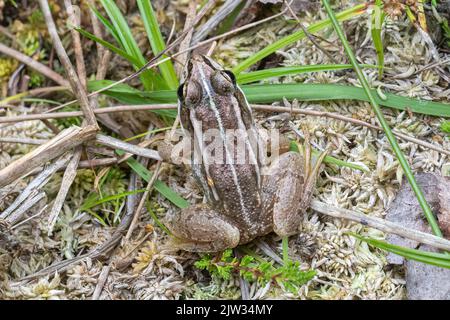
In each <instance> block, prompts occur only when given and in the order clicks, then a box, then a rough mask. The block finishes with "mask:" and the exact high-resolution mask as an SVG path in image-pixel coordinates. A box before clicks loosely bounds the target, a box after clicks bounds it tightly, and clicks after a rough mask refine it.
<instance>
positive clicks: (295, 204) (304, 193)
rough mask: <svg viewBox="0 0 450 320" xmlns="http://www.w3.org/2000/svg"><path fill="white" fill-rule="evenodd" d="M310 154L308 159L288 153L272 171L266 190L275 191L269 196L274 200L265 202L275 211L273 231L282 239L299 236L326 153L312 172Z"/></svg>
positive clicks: (268, 177)
mask: <svg viewBox="0 0 450 320" xmlns="http://www.w3.org/2000/svg"><path fill="white" fill-rule="evenodd" d="M306 148H307V149H308V146H307V147H306ZM310 155H311V152H310V149H308V150H305V157H303V156H302V155H300V154H299V153H295V152H287V153H285V154H282V155H281V156H280V157H279V158H278V160H277V161H276V162H274V163H273V164H272V165H271V167H270V168H269V175H268V176H267V179H266V181H265V182H264V184H265V186H264V189H272V190H271V192H269V193H272V194H273V195H272V196H271V198H272V200H269V201H267V202H266V203H269V206H272V208H273V210H271V212H272V215H273V230H274V231H275V233H277V234H278V235H280V236H288V235H292V234H295V233H297V230H298V227H299V225H300V223H301V219H302V216H303V213H304V211H305V210H306V209H307V208H308V207H309V203H310V201H311V197H312V194H313V190H314V186H315V182H316V177H317V173H318V171H319V168H320V165H321V163H322V161H323V158H324V157H325V155H326V153H325V152H324V153H322V154H321V155H320V156H319V158H318V159H317V162H316V163H315V164H314V167H313V168H312V169H311V158H310ZM270 202H271V203H270ZM269 211H270V210H269Z"/></svg>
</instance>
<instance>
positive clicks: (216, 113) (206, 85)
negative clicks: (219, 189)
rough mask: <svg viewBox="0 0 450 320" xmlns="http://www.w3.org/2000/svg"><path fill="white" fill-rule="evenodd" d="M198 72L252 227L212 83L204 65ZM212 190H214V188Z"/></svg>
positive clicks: (240, 198)
mask: <svg viewBox="0 0 450 320" xmlns="http://www.w3.org/2000/svg"><path fill="white" fill-rule="evenodd" d="M198 70H199V73H200V78H201V84H202V87H203V88H204V89H205V91H206V95H207V97H208V100H209V106H210V107H211V109H212V110H213V112H214V116H215V119H216V121H217V126H218V129H219V133H220V136H221V139H222V141H224V149H225V156H226V161H227V164H229V168H230V170H231V174H232V177H233V184H234V187H235V189H236V192H237V195H238V197H239V199H238V200H239V205H240V208H241V210H242V213H243V214H242V217H243V219H244V222H245V223H246V224H247V225H249V226H251V225H252V222H251V220H250V218H249V217H250V213H249V212H248V210H247V207H246V206H245V199H244V195H243V193H242V188H241V185H240V183H239V177H238V174H237V171H236V167H235V163H234V162H235V161H234V160H233V158H232V155H231V154H230V150H229V149H228V145H227V143H225V141H226V134H225V129H224V127H223V121H222V117H221V116H220V112H219V110H218V109H217V106H216V103H215V101H214V97H213V96H212V94H211V87H210V83H209V80H207V79H206V76H205V71H204V69H203V66H202V65H198ZM194 131H195V129H194ZM201 151H202V154H203V156H206V152H203V149H201ZM204 163H205V162H204ZM206 174H207V175H208V177H210V175H209V172H208V168H207V166H206ZM212 188H214V186H213V187H212Z"/></svg>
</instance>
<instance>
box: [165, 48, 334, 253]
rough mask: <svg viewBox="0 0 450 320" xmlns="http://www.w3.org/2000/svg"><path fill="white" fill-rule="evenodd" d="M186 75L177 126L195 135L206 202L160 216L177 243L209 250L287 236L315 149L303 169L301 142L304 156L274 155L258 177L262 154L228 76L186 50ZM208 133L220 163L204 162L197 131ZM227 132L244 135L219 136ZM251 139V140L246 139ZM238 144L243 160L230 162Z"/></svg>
mask: <svg viewBox="0 0 450 320" xmlns="http://www.w3.org/2000/svg"><path fill="white" fill-rule="evenodd" d="M185 79H186V81H185V82H184V84H182V85H181V86H180V88H179V89H178V99H179V110H178V112H179V116H180V121H181V124H182V127H183V130H184V131H185V132H186V133H187V134H189V135H190V136H191V137H193V138H198V139H196V142H195V151H194V152H193V154H192V160H193V162H192V171H193V175H194V176H195V178H196V180H197V181H198V183H199V184H200V186H201V187H202V189H203V192H204V194H205V196H206V199H207V203H205V204H198V205H194V206H191V207H189V208H186V209H183V210H182V211H181V212H180V213H179V214H177V215H175V217H172V218H171V219H170V220H169V221H167V226H168V228H169V230H170V231H171V232H172V233H173V235H174V236H175V238H174V239H175V244H176V246H177V247H179V248H180V249H184V250H187V251H195V252H215V251H221V250H224V249H227V248H233V247H236V246H237V245H239V244H244V243H247V242H249V241H251V240H253V239H255V238H256V237H259V236H263V235H265V234H268V233H269V232H272V231H274V232H275V233H277V234H278V235H280V236H287V235H291V234H295V233H296V232H297V230H298V227H299V224H300V221H301V217H302V214H303V212H304V211H305V210H306V209H307V208H308V206H309V202H310V199H311V195H312V189H313V186H314V184H315V177H316V175H317V172H318V170H319V167H320V163H321V161H322V160H323V157H324V156H325V153H323V154H322V155H321V156H320V157H319V158H318V160H317V162H316V163H315V164H314V168H311V166H312V163H311V157H310V148H309V144H307V146H306V148H305V149H306V150H305V157H302V155H301V154H299V153H296V152H286V153H283V154H281V155H280V156H279V157H278V158H277V159H275V161H273V162H272V163H271V164H270V166H268V167H267V168H266V169H267V170H265V172H264V173H265V174H264V175H262V171H263V170H262V169H263V167H262V164H261V163H262V161H261V158H262V156H263V155H262V154H261V150H264V149H263V148H259V145H258V143H259V141H260V140H259V139H258V133H257V131H256V129H255V123H254V120H253V117H252V112H251V109H250V107H249V104H248V102H247V100H246V98H245V96H244V94H243V92H242V91H241V89H240V88H239V87H238V85H237V84H236V80H235V77H234V75H233V74H232V73H231V72H230V71H226V70H224V69H223V68H222V67H220V65H218V64H217V63H216V62H214V61H213V60H212V59H211V58H209V57H206V56H200V55H195V56H193V57H192V58H191V59H190V60H189V62H188V65H187V68H186V76H185ZM208 130H209V131H211V130H212V131H213V132H215V133H216V135H217V137H216V138H218V140H220V141H221V142H223V143H222V145H223V147H220V148H219V149H217V148H216V150H215V152H216V154H213V155H215V156H217V153H219V152H218V151H217V150H219V151H220V152H222V153H223V159H224V161H211V158H212V156H211V152H208V148H209V147H210V146H211V143H212V142H210V143H208V142H205V140H206V139H203V138H202V135H203V134H205V133H206V132H208ZM230 130H238V131H239V130H242V131H239V132H242V133H244V132H246V133H247V134H242V135H237V136H236V135H235V136H233V137H231V138H230V137H229V136H227V132H228V131H230ZM255 141H256V143H254V142H255ZM238 144H239V146H240V148H241V150H244V152H245V154H246V155H247V158H248V159H247V158H246V159H247V160H248V161H244V162H243V161H238V160H241V159H238V155H237V152H236V150H235V149H236V148H233V147H234V146H237V145H238Z"/></svg>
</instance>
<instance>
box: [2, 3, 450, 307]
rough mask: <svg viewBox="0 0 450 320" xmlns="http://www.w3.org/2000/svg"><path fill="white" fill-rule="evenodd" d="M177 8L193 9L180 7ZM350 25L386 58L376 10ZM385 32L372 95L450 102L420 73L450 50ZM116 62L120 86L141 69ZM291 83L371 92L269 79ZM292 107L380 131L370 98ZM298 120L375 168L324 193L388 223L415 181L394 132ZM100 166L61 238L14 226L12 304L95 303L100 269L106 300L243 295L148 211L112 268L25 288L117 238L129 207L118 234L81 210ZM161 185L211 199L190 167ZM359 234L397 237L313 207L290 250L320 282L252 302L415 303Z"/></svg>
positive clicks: (336, 152) (234, 46)
mask: <svg viewBox="0 0 450 320" xmlns="http://www.w3.org/2000/svg"><path fill="white" fill-rule="evenodd" d="M340 3H341V4H340V8H348V7H350V6H351V5H352V4H354V3H356V1H350V0H346V1H341V2H340ZM176 5H180V6H183V5H184V4H183V3H182V2H181V1H179V2H177V3H176ZM172 9H173V8H172ZM172 9H171V10H172ZM168 12H169V13H168V14H167V16H165V15H164V14H163V13H161V12H160V13H159V16H160V17H161V18H162V20H164V19H167V20H168V22H167V21H166V23H165V24H164V25H168V26H169V25H170V24H171V22H170V17H171V14H170V10H168ZM129 18H130V21H134V20H136V17H135V16H133V14H131V15H130V16H129ZM324 18H326V13H325V12H324V10H323V9H320V8H318V9H314V10H312V11H311V12H308V13H306V14H304V15H302V22H303V23H304V24H305V25H309V24H311V23H313V22H314V21H318V20H321V19H324ZM344 27H345V32H346V35H347V37H348V38H349V40H350V43H351V45H352V47H353V48H354V49H355V53H356V55H357V57H358V58H359V62H360V63H364V64H376V63H377V58H376V53H375V50H374V48H373V45H372V42H371V37H370V29H369V27H370V16H369V15H368V14H364V15H362V16H360V17H357V18H356V19H352V20H350V21H347V22H345V24H344ZM166 29H170V28H166ZM297 29H298V26H297V25H295V24H292V23H291V24H290V23H287V22H286V20H285V19H284V18H279V19H277V20H275V21H272V22H268V23H265V24H264V25H262V26H260V27H256V28H253V29H251V30H250V31H247V32H244V33H240V34H238V35H236V36H233V37H230V38H228V39H227V40H225V41H221V42H219V44H218V46H217V47H216V49H215V51H214V53H213V58H215V59H216V60H217V61H219V62H220V63H222V64H223V65H224V66H226V67H232V66H234V65H236V64H237V63H238V62H240V61H242V60H243V59H245V58H246V57H248V56H250V55H251V54H252V53H254V52H256V51H258V50H259V49H261V48H263V47H264V46H265V45H267V44H269V43H272V42H273V41H274V40H275V39H279V38H280V37H282V36H284V35H287V34H289V33H291V32H292V31H293V30H297ZM134 30H135V31H136V30H137V31H136V32H138V31H139V23H138V22H136V23H135V29H134ZM163 30H164V29H163ZM169 32H170V30H169ZM320 34H321V35H322V36H323V37H326V38H327V40H328V41H329V43H327V42H324V41H322V42H321V45H322V46H323V47H324V48H325V49H327V50H329V51H330V52H332V53H333V56H334V57H335V58H336V60H338V62H339V63H347V60H346V57H345V54H344V53H343V50H342V47H341V46H340V45H339V43H340V42H339V39H338V37H337V35H336V34H334V33H332V32H331V29H328V30H327V31H325V32H322V33H320ZM383 35H384V44H385V74H384V76H383V78H382V79H381V80H378V79H377V76H378V71H377V69H364V70H365V74H366V75H367V78H368V80H369V83H370V85H371V87H373V88H381V89H383V90H386V91H388V92H391V93H395V94H398V95H401V96H407V97H413V98H421V99H425V100H434V101H442V102H448V96H449V95H450V89H448V83H446V82H445V81H443V80H442V79H441V78H440V75H439V73H438V72H437V71H436V69H435V68H429V69H426V70H424V71H420V70H421V69H422V68H424V67H426V66H429V65H430V64H432V63H434V62H437V59H440V60H441V61H445V60H448V58H449V54H448V53H442V52H441V53H438V54H437V55H436V54H435V53H436V51H435V49H434V48H432V47H430V43H429V41H428V40H427V39H426V38H425V37H424V35H423V34H422V33H420V32H418V31H417V29H416V28H415V27H414V26H413V25H412V24H411V23H410V21H408V20H407V19H406V17H400V18H398V20H395V21H394V20H392V19H390V18H388V20H387V23H386V26H385V29H384V33H383ZM142 42H143V43H142V46H148V45H147V44H146V43H145V41H142ZM91 47H92V48H93V47H94V46H91ZM277 57H278V58H279V61H280V64H281V65H282V66H294V65H307V64H308V65H309V64H322V63H333V62H332V61H330V60H329V58H328V57H327V56H326V55H324V54H323V52H322V51H321V50H319V49H318V48H317V47H315V46H314V45H313V44H312V43H311V42H310V41H309V40H308V39H304V40H302V41H298V42H297V43H295V45H292V46H289V47H288V48H284V49H282V50H280V51H278V52H277ZM112 61H113V63H114V62H117V65H118V67H117V66H116V67H114V66H113V65H111V66H110V68H109V73H108V76H107V78H108V79H119V78H120V77H121V76H123V75H124V73H125V74H128V73H129V72H131V68H128V69H127V68H126V67H124V66H123V65H124V64H123V62H120V61H119V60H118V59H117V58H113V60H112ZM13 67H14V66H12V67H11V68H13ZM115 68H116V69H115ZM127 72H128V73H127ZM290 82H304V83H339V84H346V85H352V86H359V84H358V80H357V78H356V75H355V73H354V72H352V71H350V70H344V71H339V72H316V73H306V74H300V75H295V76H285V77H282V78H278V79H271V80H267V83H290ZM101 101H102V103H103V104H105V105H114V103H115V102H114V101H113V100H108V99H106V98H104V97H103V98H102V100H101ZM290 104H293V105H294V106H298V107H300V108H305V109H311V110H320V111H328V112H333V113H337V114H341V115H345V116H348V117H352V118H355V119H360V120H363V121H366V122H368V123H371V124H377V120H376V117H375V115H374V113H373V111H372V109H371V106H370V104H368V103H365V102H357V101H352V100H345V101H344V100H338V101H321V102H317V101H314V102H312V101H294V102H293V101H290V102H287V101H285V102H282V101H280V102H279V103H278V105H290ZM25 105H26V106H20V107H18V108H8V109H7V110H6V113H5V115H8V116H12V115H17V114H22V113H23V110H24V108H29V109H28V110H29V112H32V111H34V110H42V108H43V103H42V102H29V103H28V102H27V103H25ZM383 112H384V115H385V117H386V119H387V120H388V122H389V124H390V126H391V128H395V129H397V130H398V131H400V132H403V133H405V134H408V135H411V136H414V137H418V138H420V139H421V140H424V141H427V142H430V143H432V144H435V145H438V146H441V147H442V148H445V149H448V148H449V147H450V142H449V140H448V137H447V136H446V134H445V133H443V132H442V131H441V130H440V123H441V121H442V119H440V118H438V117H430V116H424V115H419V114H413V113H410V112H408V111H402V112H400V111H398V110H393V109H389V108H383ZM128 117H129V118H131V119H132V121H130V122H133V121H135V122H136V121H137V122H139V121H138V120H137V119H139V120H140V118H138V117H139V116H137V115H128ZM267 117H268V115H267V114H266V113H264V114H262V113H261V114H257V120H258V121H259V122H260V123H261V125H264V126H265V127H274V126H280V125H282V118H281V117H274V118H273V119H269V120H267ZM291 120H292V121H293V123H294V124H295V126H296V127H297V128H301V129H302V128H305V126H306V128H308V131H309V132H310V136H311V140H312V143H313V145H315V146H319V147H320V148H325V147H326V145H327V144H328V143H331V145H332V148H331V152H330V155H332V156H334V157H336V158H338V159H341V160H344V161H347V162H351V163H355V164H359V165H362V166H363V167H365V168H367V169H368V170H367V172H363V171H360V170H355V169H350V168H346V167H337V166H332V165H326V166H325V167H324V170H323V171H322V172H321V174H320V177H319V179H318V181H317V188H316V190H315V192H314V195H315V197H316V198H317V199H319V200H321V201H323V202H326V203H329V204H333V205H334V206H338V207H343V208H347V209H353V210H359V211H361V212H363V213H366V214H368V215H372V216H377V217H383V215H384V214H385V212H386V209H387V208H388V207H389V205H390V203H391V202H392V201H393V199H394V198H395V196H396V193H397V191H398V190H399V188H400V184H401V182H402V179H403V174H402V170H401V168H400V166H399V163H398V161H397V160H396V157H395V155H394V153H393V151H392V149H391V147H390V145H389V142H388V141H387V139H386V136H385V134H384V133H383V132H381V131H376V130H371V129H368V128H366V127H361V126H357V125H354V124H351V123H348V122H343V121H340V120H335V119H330V118H325V117H312V116H293V117H292V118H291ZM123 121H129V120H123ZM54 123H55V124H56V125H58V126H63V125H65V123H63V122H61V121H59V122H58V121H55V122H54ZM143 127H144V130H142V131H140V132H143V131H145V126H143ZM140 132H136V133H140ZM287 135H288V136H289V137H290V138H292V139H296V136H295V134H294V133H293V132H288V133H287ZM12 136H14V137H23V138H34V139H48V138H50V137H52V136H53V133H52V132H51V131H50V129H48V127H47V126H46V125H45V124H43V123H42V122H40V121H28V122H20V123H17V124H14V125H4V124H2V125H0V137H12ZM399 142H400V146H401V149H402V151H403V152H404V154H405V155H406V156H407V158H408V160H409V161H410V164H411V166H412V169H413V170H414V171H415V172H422V171H425V172H440V171H441V170H442V168H443V166H445V165H446V163H447V162H448V159H447V156H446V155H444V154H441V153H439V152H437V151H434V150H429V149H426V148H424V147H420V146H418V145H416V144H414V143H411V142H406V141H402V140H400V141H399ZM0 148H1V149H0V168H3V167H5V166H6V165H8V164H9V163H11V162H12V161H13V160H15V159H17V158H19V157H21V156H23V155H24V154H26V153H27V152H29V151H30V150H31V149H32V148H35V146H33V145H23V144H13V143H2V144H1V146H0ZM447 165H448V164H447ZM100 170H101V169H96V170H95V172H94V171H93V170H91V169H84V170H80V171H79V172H78V175H77V177H76V180H75V183H74V185H73V186H72V188H71V190H70V193H69V196H68V199H67V200H66V203H65V204H64V207H63V210H62V212H61V214H60V218H59V220H58V222H57V225H56V226H55V229H54V232H53V234H51V235H48V234H47V231H46V230H47V229H46V219H33V220H31V221H29V222H28V223H25V224H23V225H21V226H19V227H17V228H16V229H14V230H13V232H12V234H11V235H10V239H9V240H8V244H9V247H8V246H4V247H0V281H1V284H0V298H4V299H11V298H13V299H28V298H32V299H35V298H43V299H86V298H89V297H91V296H92V294H93V292H94V290H95V288H96V284H97V279H98V278H99V276H100V273H101V272H102V270H105V268H107V267H111V269H110V272H109V276H108V277H107V280H106V283H105V285H104V287H103V291H102V293H101V295H100V298H102V299H180V298H183V299H190V298H201V299H217V298H232V299H238V298H240V295H241V292H240V289H239V277H238V276H237V275H234V276H233V277H232V278H231V279H229V280H222V279H219V278H216V277H211V276H210V275H209V274H208V273H207V272H206V271H200V270H198V269H197V268H196V267H195V266H194V262H195V261H197V260H199V259H200V256H199V255H198V254H194V253H187V252H176V251H173V250H168V249H164V250H162V248H164V244H165V243H166V242H167V241H168V236H167V235H166V234H165V233H164V231H163V230H162V229H161V228H160V227H158V226H157V224H156V223H155V221H154V220H153V218H152V217H151V216H150V215H149V214H148V213H147V211H146V210H144V213H143V214H142V215H141V218H140V221H139V224H138V226H137V229H136V230H137V231H136V232H135V233H134V234H133V236H132V237H131V238H130V239H129V240H128V241H122V243H121V246H119V247H118V248H117V249H116V251H114V253H113V254H112V255H111V257H110V258H109V259H108V260H106V262H105V261H102V262H100V261H93V260H90V259H88V260H86V261H83V262H81V263H78V264H75V265H74V266H73V267H71V268H70V269H69V270H68V271H67V272H66V273H61V274H52V275H50V276H46V277H42V278H39V279H37V280H33V281H30V282H17V281H18V280H19V279H20V278H22V277H24V276H26V275H29V274H32V273H34V272H36V271H38V270H40V269H41V268H42V267H45V266H48V265H50V264H52V263H53V262H55V261H60V260H62V259H69V258H73V257H75V256H78V255H80V254H83V253H86V252H88V251H89V250H91V249H92V248H94V247H95V246H97V245H100V244H102V243H104V242H105V241H106V240H107V239H108V238H109V236H110V235H111V234H112V233H113V232H114V230H115V228H116V226H117V225H118V219H120V217H118V216H113V213H114V212H117V211H116V209H117V207H118V206H120V205H121V203H120V202H115V203H113V204H108V205H104V206H102V207H100V208H96V209H95V210H97V211H98V212H101V213H102V214H103V215H104V216H105V215H106V214H105V212H106V213H107V212H112V214H110V215H109V217H108V219H109V220H108V221H107V225H106V226H104V225H102V224H101V223H99V222H98V220H96V219H95V217H94V216H93V215H91V214H89V212H88V211H81V210H79V208H80V207H81V205H82V204H83V203H85V201H86V199H87V196H88V194H89V192H90V191H91V190H92V189H93V186H94V183H99V182H98V180H97V178H98V177H99V176H100V177H101V175H100ZM129 175H130V170H129V169H128V168H127V167H120V168H114V169H111V170H110V171H109V173H108V174H107V175H105V176H104V177H106V178H105V180H104V181H102V183H103V189H102V190H103V192H105V194H114V193H120V192H123V191H124V190H126V189H127V187H128V183H129ZM61 178H62V173H58V174H57V175H56V176H55V177H54V178H52V180H51V181H50V182H49V183H48V185H47V186H46V194H47V199H45V201H43V203H42V205H41V206H40V207H41V208H42V207H43V205H44V204H45V202H51V200H52V199H54V197H55V196H56V193H57V191H58V189H59V185H60V181H61ZM159 178H160V180H162V181H164V182H166V183H167V184H168V185H169V186H170V187H171V188H172V189H173V190H175V191H176V192H178V193H179V194H180V195H182V196H183V197H184V198H186V199H188V200H189V202H191V203H198V202H201V201H202V195H201V193H200V191H199V189H198V187H197V186H196V185H195V182H194V181H193V179H192V177H191V175H190V174H189V169H188V168H185V167H181V166H175V165H170V164H163V166H162V170H161V174H160V176H159ZM27 181H28V180H27V179H24V180H21V181H20V182H19V183H17V184H15V185H13V186H12V188H13V189H12V190H8V191H7V192H6V193H7V194H9V196H8V197H7V198H2V193H0V199H2V200H1V201H2V202H3V203H0V207H1V208H0V209H2V210H3V209H4V208H5V207H6V206H7V204H8V203H11V201H12V200H13V199H14V197H15V195H17V193H19V192H20V190H22V189H23V188H24V186H25V185H26V184H27ZM140 183H141V182H140ZM403 183H405V182H404V181H403ZM144 187H145V186H144ZM150 199H151V201H150V204H151V207H152V209H153V210H152V211H154V213H156V215H157V216H158V217H160V218H162V217H164V216H165V215H166V214H168V213H173V211H174V210H177V209H176V208H175V207H173V206H172V205H171V204H170V203H169V202H168V201H167V200H165V199H164V198H163V197H161V195H160V194H158V193H155V192H153V193H152V195H151V198H150ZM38 210H39V208H35V209H34V211H33V212H38ZM97 211H96V212H97ZM118 212H120V211H118ZM349 231H352V232H356V233H359V234H361V235H364V236H370V237H373V238H377V239H384V238H385V236H386V235H385V234H383V233H382V232H380V231H377V230H375V229H371V228H368V227H364V226H362V225H360V224H356V223H352V222H348V221H344V220H340V219H334V218H330V217H326V216H324V215H321V214H319V213H316V212H313V211H311V210H310V211H309V212H308V213H307V214H306V215H305V216H304V218H303V223H302V226H301V228H300V230H299V234H298V235H297V236H292V237H290V241H289V250H290V251H289V253H290V256H291V257H292V258H293V259H295V260H298V261H300V262H301V267H302V268H303V269H305V270H308V269H314V270H316V271H317V275H316V277H315V278H314V279H313V280H311V281H309V282H308V283H307V284H305V285H304V286H302V287H301V288H300V289H299V290H298V291H297V292H295V293H292V292H290V291H289V290H284V289H282V288H280V287H278V286H276V285H273V284H272V285H270V284H268V285H264V286H262V285H261V284H259V283H257V282H255V283H252V284H251V285H250V297H251V298H252V299H267V298H286V299H291V298H293V299H298V298H301V299H403V298H405V289H404V281H405V280H404V274H403V270H402V268H399V267H396V268H392V267H390V266H388V265H387V263H386V258H385V254H386V253H385V252H383V251H381V250H378V249H375V248H373V247H370V246H368V245H367V244H366V243H364V242H360V241H358V240H356V239H355V238H354V237H352V236H351V235H348V234H346V233H347V232H349ZM263 241H264V242H266V243H267V244H268V245H269V246H271V247H272V249H273V250H274V251H275V252H276V253H277V254H278V255H279V256H281V252H282V248H281V240H280V239H279V238H278V237H277V236H276V235H274V234H271V235H268V236H266V237H264V238H263ZM248 248H250V249H251V250H253V251H254V252H256V253H257V254H260V255H262V256H263V255H264V254H263V253H261V250H260V248H259V247H258V246H257V245H256V244H255V243H251V244H249V245H248ZM266 258H267V257H266ZM269 259H270V258H269Z"/></svg>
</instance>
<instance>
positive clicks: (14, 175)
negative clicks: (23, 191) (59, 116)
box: [0, 126, 97, 188]
mask: <svg viewBox="0 0 450 320" xmlns="http://www.w3.org/2000/svg"><path fill="white" fill-rule="evenodd" d="M96 131H97V129H96V128H95V127H92V126H88V127H85V128H79V127H76V126H74V127H71V128H68V129H65V130H63V131H61V133H60V134H59V135H57V136H55V137H54V138H52V139H51V140H49V141H48V142H47V143H45V144H43V145H41V146H39V147H37V148H36V149H34V150H33V151H31V152H29V153H28V154H26V155H25V156H23V157H22V158H20V159H17V160H16V161H14V162H12V163H10V164H9V165H8V166H7V167H5V168H3V169H1V170H0V188H2V187H4V186H6V185H8V184H10V183H11V182H13V181H14V180H16V179H18V178H20V177H21V176H24V175H26V174H27V173H29V172H31V171H32V170H33V169H35V168H37V167H39V166H41V165H43V164H44V163H46V162H47V161H50V160H52V159H54V158H56V157H58V156H60V155H62V154H63V153H64V152H66V151H67V150H70V149H72V148H74V147H76V146H78V145H80V144H81V143H83V142H84V141H86V140H87V139H90V138H91V137H94V136H95V133H96Z"/></svg>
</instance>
